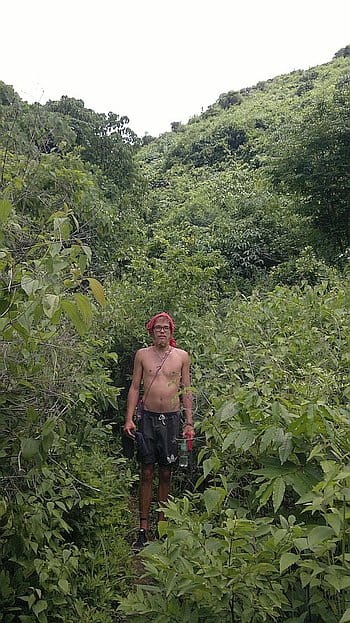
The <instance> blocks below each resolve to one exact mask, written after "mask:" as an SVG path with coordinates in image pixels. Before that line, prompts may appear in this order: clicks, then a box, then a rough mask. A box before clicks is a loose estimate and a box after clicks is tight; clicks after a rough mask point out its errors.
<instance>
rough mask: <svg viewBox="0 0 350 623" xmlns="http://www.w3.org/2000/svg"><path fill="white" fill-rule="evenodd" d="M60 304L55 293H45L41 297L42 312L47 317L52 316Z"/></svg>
mask: <svg viewBox="0 0 350 623" xmlns="http://www.w3.org/2000/svg"><path fill="white" fill-rule="evenodd" d="M59 306H60V297H59V296H57V294H45V296H44V298H43V310H44V314H45V315H46V316H47V317H48V318H52V316H53V315H54V313H55V312H56V311H57V310H58V308H59Z"/></svg>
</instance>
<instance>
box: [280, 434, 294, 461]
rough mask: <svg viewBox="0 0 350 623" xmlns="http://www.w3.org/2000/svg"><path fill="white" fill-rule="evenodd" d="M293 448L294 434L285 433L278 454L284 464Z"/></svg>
mask: <svg viewBox="0 0 350 623" xmlns="http://www.w3.org/2000/svg"><path fill="white" fill-rule="evenodd" d="M292 449H293V446H292V435H291V433H287V434H286V435H284V439H283V441H282V443H281V445H280V446H279V448H278V454H279V457H280V461H281V463H282V465H283V463H285V462H286V461H287V460H288V458H289V456H290V454H291V452H292Z"/></svg>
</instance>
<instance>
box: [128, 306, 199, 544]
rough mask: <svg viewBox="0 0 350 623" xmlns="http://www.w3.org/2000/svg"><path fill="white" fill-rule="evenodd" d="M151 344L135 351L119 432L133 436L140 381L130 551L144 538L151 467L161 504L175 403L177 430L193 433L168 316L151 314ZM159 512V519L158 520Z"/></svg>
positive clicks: (185, 359) (172, 457)
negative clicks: (136, 511)
mask: <svg viewBox="0 0 350 623" xmlns="http://www.w3.org/2000/svg"><path fill="white" fill-rule="evenodd" d="M146 327H147V330H148V332H149V334H150V335H151V336H152V340H153V344H152V346H149V347H148V348H141V349H140V350H138V351H137V353H136V355H135V361H134V370H133V376H132V382H131V386H130V389H129V393H128V402H127V411H126V418H125V425H124V431H125V433H126V434H127V435H129V436H130V437H133V438H135V433H136V424H135V422H134V414H135V409H136V406H137V404H138V400H139V392H140V385H141V383H143V407H144V412H143V415H142V417H141V420H140V422H139V426H138V428H139V431H138V442H139V440H140V439H141V440H142V443H138V456H139V460H140V462H141V481H140V530H139V535H138V539H137V541H136V543H135V545H134V547H135V549H141V548H142V547H143V546H144V545H146V544H147V541H148V528H149V510H150V505H151V500H152V484H153V477H154V466H155V463H158V467H159V486H158V502H159V504H162V503H163V502H166V501H167V499H168V496H169V492H170V481H171V472H172V466H173V464H174V463H175V462H176V460H177V457H178V438H179V434H180V406H181V403H182V409H183V413H184V420H185V421H184V426H183V431H182V434H183V435H184V436H186V437H188V438H190V439H193V437H194V429H193V420H192V395H191V392H190V390H189V387H190V359H189V355H188V353H187V352H186V351H184V350H181V349H180V348H177V347H176V341H175V339H174V330H175V324H174V321H173V319H172V318H171V316H169V314H167V313H165V312H162V313H160V314H157V315H156V316H154V317H153V318H151V320H150V321H149V322H148V323H147V325H146ZM163 517H164V515H163V513H162V512H160V514H159V520H160V521H162V520H163Z"/></svg>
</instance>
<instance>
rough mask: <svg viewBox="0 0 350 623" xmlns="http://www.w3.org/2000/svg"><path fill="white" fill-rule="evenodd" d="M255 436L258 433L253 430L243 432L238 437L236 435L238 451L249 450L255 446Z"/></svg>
mask: <svg viewBox="0 0 350 623" xmlns="http://www.w3.org/2000/svg"><path fill="white" fill-rule="evenodd" d="M255 436H256V432H255V431H253V430H249V429H243V430H241V431H240V433H238V435H237V434H236V440H235V447H236V448H237V450H240V449H241V450H243V451H245V450H248V448H250V446H252V445H253V443H254V441H255Z"/></svg>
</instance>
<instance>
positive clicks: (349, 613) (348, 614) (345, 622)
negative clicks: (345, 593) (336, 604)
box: [339, 608, 350, 623]
mask: <svg viewBox="0 0 350 623" xmlns="http://www.w3.org/2000/svg"><path fill="white" fill-rule="evenodd" d="M349 621H350V608H348V609H347V610H345V612H344V614H343V616H342V618H341V619H340V621H339V623H349Z"/></svg>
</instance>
